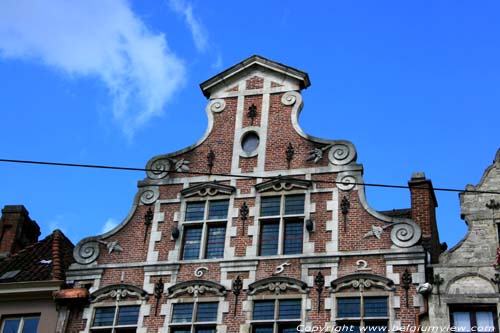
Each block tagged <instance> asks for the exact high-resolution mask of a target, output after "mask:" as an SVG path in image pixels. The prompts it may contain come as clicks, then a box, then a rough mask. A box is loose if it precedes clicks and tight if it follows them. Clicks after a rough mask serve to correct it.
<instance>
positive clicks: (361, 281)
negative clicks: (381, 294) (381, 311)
mask: <svg viewBox="0 0 500 333" xmlns="http://www.w3.org/2000/svg"><path fill="white" fill-rule="evenodd" d="M345 288H354V289H359V291H363V290H364V289H369V288H378V289H383V290H386V291H393V290H395V286H394V282H393V281H392V280H390V279H388V278H386V277H383V276H379V275H374V274H367V273H358V274H351V275H346V276H343V277H340V278H338V279H336V280H333V281H332V282H331V284H330V292H332V293H335V292H338V291H340V290H342V289H345Z"/></svg>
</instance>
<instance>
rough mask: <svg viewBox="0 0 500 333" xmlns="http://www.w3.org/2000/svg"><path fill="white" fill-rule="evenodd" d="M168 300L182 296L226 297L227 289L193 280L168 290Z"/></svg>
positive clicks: (213, 283)
mask: <svg viewBox="0 0 500 333" xmlns="http://www.w3.org/2000/svg"><path fill="white" fill-rule="evenodd" d="M167 293H168V298H174V297H176V296H178V295H182V294H191V295H193V297H198V296H199V295H203V294H205V293H212V294H215V295H217V296H225V295H226V288H225V287H224V286H223V285H220V284H218V283H215V282H212V281H208V280H191V281H185V282H181V283H178V284H176V285H173V286H171V287H170V288H168V289H167Z"/></svg>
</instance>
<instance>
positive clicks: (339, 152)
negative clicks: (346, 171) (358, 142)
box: [328, 143, 356, 165]
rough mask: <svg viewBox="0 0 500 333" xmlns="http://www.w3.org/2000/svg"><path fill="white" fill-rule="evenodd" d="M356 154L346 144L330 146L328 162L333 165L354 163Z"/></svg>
mask: <svg viewBox="0 0 500 333" xmlns="http://www.w3.org/2000/svg"><path fill="white" fill-rule="evenodd" d="M355 158H356V153H355V152H354V150H353V149H351V148H350V147H349V146H348V145H347V144H343V143H338V144H334V145H332V147H331V148H330V150H329V151H328V160H329V161H330V163H331V164H333V165H346V164H349V163H351V162H352V161H354V159H355Z"/></svg>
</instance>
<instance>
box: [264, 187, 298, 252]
mask: <svg viewBox="0 0 500 333" xmlns="http://www.w3.org/2000/svg"><path fill="white" fill-rule="evenodd" d="M299 195H300V196H303V198H304V200H303V203H304V209H303V212H302V213H300V214H293V213H292V214H286V198H287V197H291V196H299ZM272 197H279V198H280V208H279V214H278V215H262V202H263V199H266V198H272ZM307 198H308V196H307V194H306V193H305V192H304V191H301V192H291V193H289V192H287V193H279V194H276V193H272V194H271V193H269V194H264V195H261V197H260V203H259V229H258V230H259V239H258V244H257V246H258V249H257V250H258V256H261V257H263V256H277V255H280V256H281V255H300V254H303V253H304V243H305V233H306V232H305V222H304V221H305V220H306V213H307V209H306V206H307V205H306V202H307ZM287 223H301V224H302V241H301V250H300V252H298V253H285V240H286V224H287ZM271 224H278V248H277V253H274V254H262V245H263V243H262V240H263V238H262V236H263V227H264V226H265V225H271Z"/></svg>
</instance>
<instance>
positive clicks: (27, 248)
mask: <svg viewBox="0 0 500 333" xmlns="http://www.w3.org/2000/svg"><path fill="white" fill-rule="evenodd" d="M0 227H1V230H2V238H1V242H0V248H2V249H3V250H4V251H5V252H8V255H7V254H6V256H5V257H4V258H3V259H0V332H1V333H36V332H40V333H41V332H56V331H57V332H62V330H61V328H57V327H56V325H57V323H58V310H59V308H58V307H57V306H56V302H55V301H54V295H55V293H57V292H59V291H60V290H61V288H63V286H64V285H65V275H64V272H65V270H66V268H68V266H69V265H70V264H71V263H72V262H73V258H72V252H73V247H74V246H73V244H72V243H71V241H70V240H69V239H67V238H66V237H65V236H64V234H63V233H62V232H61V231H59V230H55V231H54V232H53V233H52V234H51V235H49V236H47V237H46V238H45V239H43V240H41V241H39V242H37V240H38V236H39V235H40V228H39V227H38V225H37V224H36V222H35V221H33V220H31V218H30V217H29V214H28V211H27V210H26V208H24V206H21V205H19V206H5V207H4V208H3V209H2V217H1V220H0ZM59 321H60V320H59Z"/></svg>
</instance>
